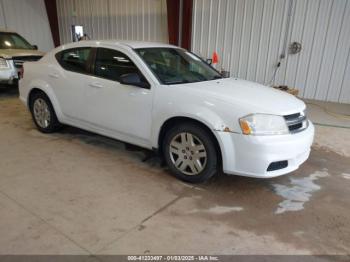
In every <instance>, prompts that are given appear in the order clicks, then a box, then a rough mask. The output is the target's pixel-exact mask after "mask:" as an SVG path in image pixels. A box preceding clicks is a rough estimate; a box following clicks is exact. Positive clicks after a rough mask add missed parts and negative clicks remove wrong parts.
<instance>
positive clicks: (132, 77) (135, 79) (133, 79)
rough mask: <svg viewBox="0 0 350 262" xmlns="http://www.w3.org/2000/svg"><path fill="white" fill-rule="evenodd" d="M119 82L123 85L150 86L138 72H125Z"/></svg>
mask: <svg viewBox="0 0 350 262" xmlns="http://www.w3.org/2000/svg"><path fill="white" fill-rule="evenodd" d="M119 82H120V83H121V84H123V85H130V86H138V87H142V88H147V89H149V88H150V85H149V83H147V82H144V81H142V79H141V77H140V75H139V74H137V73H130V74H124V75H121V76H120V79H119Z"/></svg>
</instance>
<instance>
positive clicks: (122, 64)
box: [84, 48, 152, 146]
mask: <svg viewBox="0 0 350 262" xmlns="http://www.w3.org/2000/svg"><path fill="white" fill-rule="evenodd" d="M127 73H139V74H141V72H140V70H139V69H138V68H137V66H136V65H135V64H134V63H133V62H132V60H131V59H130V58H129V57H128V56H127V55H125V54H124V53H122V52H119V51H117V50H114V49H107V48H97V50H96V59H95V65H94V69H93V74H94V76H90V77H89V80H88V87H87V89H86V93H85V99H84V100H85V102H84V103H85V105H84V118H85V121H87V122H88V123H89V124H92V125H94V126H95V127H96V128H100V129H103V130H105V131H106V132H107V133H108V134H109V133H111V132H112V133H113V134H114V136H115V137H116V138H118V139H121V140H123V141H127V142H131V143H134V144H139V145H143V146H148V145H149V139H150V136H151V124H152V89H145V88H140V87H137V86H130V85H123V84H121V83H119V77H120V76H121V75H123V74H127ZM145 81H146V80H145Z"/></svg>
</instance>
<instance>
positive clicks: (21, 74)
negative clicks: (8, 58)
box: [18, 66, 24, 79]
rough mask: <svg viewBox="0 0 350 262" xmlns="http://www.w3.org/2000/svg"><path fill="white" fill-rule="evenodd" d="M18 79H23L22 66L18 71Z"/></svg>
mask: <svg viewBox="0 0 350 262" xmlns="http://www.w3.org/2000/svg"><path fill="white" fill-rule="evenodd" d="M18 77H19V78H20V79H22V78H23V77H24V66H22V67H21V68H20V69H19V71H18Z"/></svg>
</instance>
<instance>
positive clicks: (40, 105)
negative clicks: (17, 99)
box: [29, 92, 62, 133]
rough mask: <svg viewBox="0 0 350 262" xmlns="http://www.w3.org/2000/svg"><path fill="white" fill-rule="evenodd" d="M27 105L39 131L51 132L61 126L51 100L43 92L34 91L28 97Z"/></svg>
mask: <svg viewBox="0 0 350 262" xmlns="http://www.w3.org/2000/svg"><path fill="white" fill-rule="evenodd" d="M29 107H30V112H31V113H32V118H33V121H34V123H35V125H36V127H37V128H38V130H39V131H40V132H42V133H53V132H56V131H57V130H59V129H60V128H61V127H62V125H61V124H60V122H59V121H58V119H57V116H56V113H55V110H54V108H53V106H52V104H51V101H50V99H49V98H48V97H47V95H46V94H45V93H43V92H37V93H34V94H33V95H32V97H31V98H30V104H29Z"/></svg>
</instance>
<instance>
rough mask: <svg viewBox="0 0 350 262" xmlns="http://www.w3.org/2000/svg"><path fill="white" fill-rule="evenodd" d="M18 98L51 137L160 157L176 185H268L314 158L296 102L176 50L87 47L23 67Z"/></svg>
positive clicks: (138, 45)
mask: <svg viewBox="0 0 350 262" xmlns="http://www.w3.org/2000/svg"><path fill="white" fill-rule="evenodd" d="M19 86H20V88H19V90H20V98H21V100H22V101H23V103H24V104H25V105H26V106H27V107H28V108H29V110H30V112H31V113H32V116H33V120H34V122H35V124H36V126H37V128H38V129H39V130H40V131H42V132H45V133H50V132H54V131H57V130H58V129H59V128H60V127H61V126H62V124H67V125H72V126H76V127H79V128H82V129H85V130H88V131H91V132H95V133H98V134H101V135H104V136H108V137H111V138H115V139H118V140H121V141H124V142H127V143H131V144H135V145H138V146H140V147H144V148H148V149H152V150H156V151H157V152H158V153H159V154H160V155H162V156H163V157H164V159H165V161H166V163H167V165H168V167H169V169H170V171H171V172H172V173H173V174H174V175H175V176H176V177H177V178H179V179H182V180H184V181H188V182H201V181H204V180H207V179H209V178H210V177H212V176H213V175H215V174H216V173H217V172H218V171H220V170H222V171H223V172H225V173H227V174H235V175H236V174H237V175H243V176H250V177H259V178H270V177H275V176H279V175H283V174H286V173H289V172H291V171H294V170H296V169H297V168H298V167H299V166H300V165H301V164H302V163H303V162H304V161H306V159H307V158H308V156H309V153H310V147H311V144H312V141H313V136H314V127H313V125H312V123H311V122H310V121H309V120H308V119H307V118H306V116H305V104H304V103H303V102H302V101H301V100H299V99H297V98H296V97H294V96H292V95H289V94H287V93H284V92H281V91H277V90H275V89H273V88H270V87H266V86H263V85H260V84H257V83H254V82H249V81H245V80H240V79H236V78H222V76H221V75H220V73H218V72H217V71H216V70H215V69H214V68H212V67H211V66H209V65H208V64H206V63H205V62H203V60H202V59H200V58H199V57H198V56H196V55H195V54H193V53H191V52H189V51H187V50H184V49H181V48H179V47H176V46H172V45H166V44H158V43H147V42H119V41H82V42H79V43H72V44H67V45H63V46H61V47H58V48H56V49H54V50H52V51H51V52H49V53H47V54H46V55H45V56H44V57H43V58H42V59H41V60H40V61H37V62H28V63H25V64H24V69H23V79H21V80H20V85H19Z"/></svg>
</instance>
